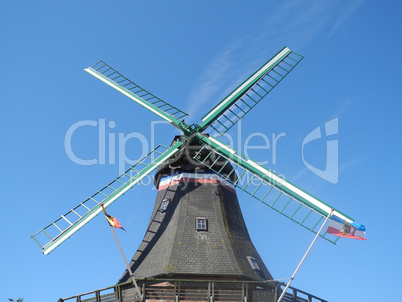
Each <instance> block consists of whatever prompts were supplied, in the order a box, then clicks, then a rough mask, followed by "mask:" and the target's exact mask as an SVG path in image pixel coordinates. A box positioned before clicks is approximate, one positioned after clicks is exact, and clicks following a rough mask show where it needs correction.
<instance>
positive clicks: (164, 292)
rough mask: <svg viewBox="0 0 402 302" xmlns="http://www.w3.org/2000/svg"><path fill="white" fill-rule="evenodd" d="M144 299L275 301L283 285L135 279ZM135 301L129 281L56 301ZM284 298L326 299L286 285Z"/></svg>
mask: <svg viewBox="0 0 402 302" xmlns="http://www.w3.org/2000/svg"><path fill="white" fill-rule="evenodd" d="M137 283H138V285H139V286H140V288H141V293H142V299H143V301H144V302H145V301H146V302H156V301H158V302H159V301H165V302H178V301H182V302H189V301H205V302H276V301H277V300H278V298H279V296H280V294H281V293H282V290H283V288H284V286H285V284H284V283H281V282H277V281H267V282H255V281H227V280H225V281H224V280H189V279H186V280H184V279H139V280H138V279H137ZM65 301H66V302H67V301H68V302H136V301H139V299H138V294H137V291H136V290H135V287H134V286H133V284H132V283H131V282H127V283H123V284H118V285H114V286H111V287H107V288H103V289H99V290H95V291H91V292H87V293H83V294H80V295H76V296H71V297H68V298H65V299H59V302H65ZM282 301H283V302H327V301H326V300H323V299H321V298H318V297H316V296H314V295H312V294H309V293H307V292H304V291H302V290H299V289H296V288H294V287H289V289H288V291H287V292H286V294H285V296H284V297H283V299H282Z"/></svg>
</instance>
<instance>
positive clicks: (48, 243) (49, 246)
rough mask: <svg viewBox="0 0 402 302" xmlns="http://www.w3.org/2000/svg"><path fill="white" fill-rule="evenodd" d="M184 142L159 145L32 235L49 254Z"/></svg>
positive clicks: (43, 250)
mask: <svg viewBox="0 0 402 302" xmlns="http://www.w3.org/2000/svg"><path fill="white" fill-rule="evenodd" d="M181 145H182V143H181V142H177V143H176V144H175V145H174V146H172V147H171V148H168V147H166V146H163V145H159V146H158V147H156V148H155V149H154V150H152V151H151V152H149V153H148V154H147V155H146V156H145V157H144V158H142V159H141V160H140V161H139V162H137V163H136V164H135V165H133V166H132V167H131V168H129V169H128V170H127V171H125V172H124V173H123V174H121V175H120V176H119V177H117V178H116V179H114V180H113V181H112V182H110V183H109V184H107V185H106V186H105V187H104V188H102V189H101V190H99V191H98V192H96V193H95V194H93V195H92V196H91V197H89V198H88V199H86V200H85V201H83V202H81V203H80V204H78V205H77V206H76V207H75V208H73V209H71V210H70V211H68V212H67V213H66V214H64V215H61V216H60V217H59V218H58V219H56V220H55V221H53V222H51V223H50V224H49V225H47V226H46V227H44V228H43V229H41V230H40V231H39V232H37V233H36V234H34V235H32V236H31V237H32V238H33V239H34V240H35V241H36V242H37V243H38V244H39V245H40V247H41V248H42V252H43V253H44V254H45V255H47V254H49V253H50V252H51V251H53V250H54V249H55V248H56V247H58V246H59V245H60V244H62V243H63V242H64V241H65V240H66V239H68V238H69V237H70V236H72V235H73V234H74V233H75V232H77V231H78V230H79V229H81V228H82V227H83V226H84V225H85V224H87V223H88V222H89V221H91V220H92V219H93V218H95V216H97V215H98V214H99V213H101V212H102V207H101V204H102V203H103V204H104V207H105V208H106V207H108V206H109V205H111V204H112V203H113V202H114V201H115V200H116V199H117V198H119V197H120V196H121V195H123V194H124V193H126V192H127V191H128V190H129V189H130V188H131V187H133V186H134V185H135V184H136V183H138V182H139V181H141V179H143V178H144V177H145V176H146V175H148V174H149V173H151V172H152V171H153V170H155V169H156V168H157V167H158V166H159V165H160V164H161V163H162V162H164V161H166V160H167V159H169V158H170V157H171V156H172V155H174V154H175V153H176V152H177V151H178V150H179V148H180V146H181Z"/></svg>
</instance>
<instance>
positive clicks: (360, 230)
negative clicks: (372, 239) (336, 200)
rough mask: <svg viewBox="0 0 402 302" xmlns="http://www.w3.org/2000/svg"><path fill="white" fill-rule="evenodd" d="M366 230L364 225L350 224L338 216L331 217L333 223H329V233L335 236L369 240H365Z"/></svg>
mask: <svg viewBox="0 0 402 302" xmlns="http://www.w3.org/2000/svg"><path fill="white" fill-rule="evenodd" d="M365 231H366V228H365V226H364V225H362V224H357V223H353V222H352V223H349V222H347V221H345V220H343V219H341V218H339V217H337V216H334V215H333V216H331V221H330V222H329V225H328V228H327V233H328V234H332V235H335V236H340V237H346V238H352V239H358V240H367V239H366V238H365Z"/></svg>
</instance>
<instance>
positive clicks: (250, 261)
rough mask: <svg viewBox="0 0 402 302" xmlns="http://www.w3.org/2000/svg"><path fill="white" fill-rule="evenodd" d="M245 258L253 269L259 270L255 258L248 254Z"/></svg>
mask: <svg viewBox="0 0 402 302" xmlns="http://www.w3.org/2000/svg"><path fill="white" fill-rule="evenodd" d="M247 259H248V262H249V263H250V265H251V267H252V268H253V270H258V271H260V270H261V269H260V266H259V265H258V262H257V260H255V258H254V257H251V256H248V257H247Z"/></svg>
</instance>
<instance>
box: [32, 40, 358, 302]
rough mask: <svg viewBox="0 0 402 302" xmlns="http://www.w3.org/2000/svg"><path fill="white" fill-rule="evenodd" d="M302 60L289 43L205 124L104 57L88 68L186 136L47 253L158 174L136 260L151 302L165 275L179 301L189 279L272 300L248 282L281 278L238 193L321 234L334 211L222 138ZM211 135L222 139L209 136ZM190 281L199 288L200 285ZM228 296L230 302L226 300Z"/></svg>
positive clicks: (123, 178)
mask: <svg viewBox="0 0 402 302" xmlns="http://www.w3.org/2000/svg"><path fill="white" fill-rule="evenodd" d="M302 58H303V56H301V55H299V54H297V53H295V52H293V51H291V50H290V49H289V48H287V47H284V48H283V49H282V50H281V51H279V52H278V53H277V54H276V55H275V56H274V57H273V58H272V59H270V60H269V61H268V62H267V63H265V64H264V65H263V66H262V67H261V68H259V69H258V70H257V71H256V72H255V73H254V74H253V75H251V76H250V77H249V78H248V79H246V80H245V81H244V82H243V83H242V84H241V85H240V86H238V87H237V88H236V89H235V90H234V91H233V92H231V93H230V94H229V95H228V96H227V97H226V98H224V99H223V100H222V101H221V102H220V103H219V104H218V105H217V106H215V107H214V108H213V109H211V110H210V111H209V112H208V113H207V114H206V115H205V116H204V117H203V118H202V119H201V123H200V124H199V125H197V124H193V125H187V124H186V123H185V122H184V120H183V118H184V117H185V116H186V115H187V114H186V113H184V112H183V111H181V110H180V109H178V108H176V107H174V106H172V105H170V104H168V103H167V102H165V101H163V100H161V99H159V98H158V97H156V96H155V95H153V94H152V93H150V92H148V91H147V90H145V89H143V88H142V87H140V86H139V85H137V84H135V83H134V82H132V81H131V80H129V79H128V78H127V77H125V76H124V75H122V74H121V73H119V72H118V71H117V70H115V69H113V68H112V67H111V66H109V65H108V64H106V63H105V62H103V61H99V62H97V63H96V64H94V65H93V66H92V67H89V68H87V69H85V71H87V72H88V73H90V74H91V75H93V76H94V77H96V78H97V79H99V80H101V81H102V82H104V83H106V84H108V85H109V86H111V87H113V88H114V89H116V90H118V91H119V92H121V93H122V94H124V95H125V96H127V97H129V98H130V99H132V100H133V101H135V102H136V103H138V104H140V105H141V106H143V107H144V108H146V109H148V110H150V111H151V112H153V113H154V114H156V115H157V116H158V117H159V118H162V119H164V120H166V121H168V122H169V123H170V124H171V125H172V126H174V127H176V128H177V129H179V130H180V131H181V132H182V135H180V136H176V137H175V138H174V140H173V142H172V144H171V146H169V147H167V146H163V145H159V146H158V147H157V148H155V149H154V150H152V151H150V152H149V154H148V155H147V156H145V157H144V158H143V159H142V160H140V161H139V162H138V163H136V164H135V165H133V166H132V167H130V168H129V169H128V170H127V171H125V172H124V173H123V174H122V175H120V176H119V177H117V178H115V179H114V180H113V181H111V182H110V183H109V184H107V185H106V186H105V187H104V188H102V189H101V190H99V191H98V192H96V193H95V194H93V195H92V196H91V197H89V198H88V199H86V200H84V201H83V202H81V203H79V204H78V205H77V206H76V207H75V208H73V209H71V210H70V211H68V212H67V213H66V214H64V215H61V217H59V218H58V219H56V220H55V221H53V222H51V223H50V224H49V225H47V226H46V227H45V228H43V229H41V230H40V231H39V232H38V233H36V234H35V235H33V236H32V238H33V239H34V240H35V241H36V242H37V243H38V244H39V245H40V246H41V248H42V252H43V253H44V254H49V253H50V252H51V251H53V250H54V249H55V248H56V247H58V246H59V245H60V244H61V243H63V242H64V241H65V240H66V239H68V238H69V237H70V236H72V235H73V234H74V233H75V232H77V231H78V230H79V229H80V228H82V227H83V226H84V225H85V224H86V223H88V222H89V221H90V220H92V219H93V218H95V217H96V216H97V215H98V214H99V213H100V212H102V208H101V204H104V206H105V207H108V206H109V205H111V204H112V203H113V202H114V201H116V200H117V199H118V198H119V197H120V196H121V195H123V194H124V193H125V192H126V191H127V190H129V189H130V188H131V187H133V186H134V185H135V184H136V183H138V182H139V181H141V179H143V178H144V177H145V176H147V175H149V174H150V173H151V172H153V171H156V175H155V186H156V187H157V188H158V194H157V196H156V201H155V206H154V209H153V212H152V215H151V218H150V223H149V225H148V228H147V232H146V234H145V236H144V239H143V241H142V242H141V244H140V246H139V248H138V250H137V252H136V253H135V255H134V256H133V258H132V260H131V262H130V264H129V266H130V268H131V270H132V271H133V274H134V276H135V277H136V278H138V279H143V280H144V281H143V284H142V286H143V295H144V297H145V284H148V285H149V283H147V282H148V281H149V280H153V282H154V283H153V284H151V286H153V285H158V284H160V282H159V281H158V280H157V279H158V278H165V280H170V281H171V282H169V281H167V283H165V285H166V287H171V288H172V290H173V287H174V293H175V297H176V298H175V299H176V300H181V298H180V297H181V296H180V294H178V291H180V286H182V288H183V287H184V286H183V282H182V283H180V282H179V283H177V282H178V281H177V280H178V279H181V280H196V279H197V280H199V279H201V280H209V281H208V296H210V297H215V296H214V295H215V293H216V291H215V287H216V288H218V287H221V288H223V287H222V286H221V285H219V286H218V285H217V284H218V283H211V280H215V281H223V280H225V281H227V282H230V281H239V282H240V281H241V282H243V283H241V284H240V283H239V284H240V289H238V288H237V290H240V291H241V298H239V299H240V300H239V301H244V299H247V297H254V298H249V300H253V299H254V301H270V300H272V299H273V298H272V297H271V298H272V299H271V298H268V296H267V295H266V296H265V298H263V299H260V300H259V299H258V298H256V296H255V295H254V294H253V295H254V296H253V295H250V294H249V293H248V289H249V288H251V289H252V290H255V291H258V289H259V288H262V287H261V286H260V287H258V286H256V285H250V284H249V283H247V284H248V285H247V286H248V287H247V286H245V283H244V282H246V281H247V282H254V281H255V282H263V283H264V284H265V285H264V286H265V287H266V288H268V291H269V290H270V289H269V288H270V287H272V286H270V285H269V281H270V280H272V276H271V274H270V273H269V271H268V269H267V268H266V266H265V264H264V262H263V261H262V259H261V257H260V256H259V254H258V252H257V250H256V249H255V247H254V245H253V243H252V242H251V240H250V236H249V234H248V231H247V228H246V225H245V223H244V220H243V217H242V213H241V210H240V207H239V203H238V200H237V195H236V189H241V190H243V191H245V192H247V193H249V194H250V196H252V197H254V198H256V199H257V200H259V201H260V202H262V203H264V204H266V205H267V206H269V207H271V208H272V209H274V210H275V211H277V212H278V213H280V214H282V215H284V216H285V217H287V218H289V219H290V220H292V221H295V222H297V223H298V224H299V225H301V226H303V227H305V228H307V229H308V230H310V231H312V232H315V233H316V232H317V229H318V225H319V223H320V222H321V221H322V220H323V218H324V217H327V216H328V215H329V213H331V212H332V209H334V208H333V207H331V206H329V205H328V204H325V203H324V202H322V201H321V200H319V199H317V198H316V197H314V196H312V195H310V194H309V193H307V192H305V191H303V190H301V189H300V188H298V187H296V186H295V185H293V184H291V183H290V182H288V181H286V180H284V179H282V178H280V177H279V176H278V175H276V174H275V173H273V172H271V171H270V170H268V169H267V168H265V167H263V166H261V165H259V164H257V163H256V162H254V161H253V160H251V159H250V158H247V157H246V156H244V155H243V154H241V153H240V152H238V151H236V150H234V149H233V148H231V147H229V146H227V145H225V144H223V143H222V142H220V141H219V140H218V139H217V138H216V137H218V136H219V135H222V134H224V133H226V132H227V131H228V130H229V129H230V128H231V127H232V126H233V125H235V124H236V123H237V122H238V121H239V120H240V119H241V118H243V117H244V116H245V115H246V114H247V113H248V112H249V111H250V110H251V109H252V108H253V107H254V106H256V105H257V104H258V103H259V102H260V101H261V100H262V99H263V98H264V97H265V96H266V95H267V94H268V93H269V92H270V91H271V90H272V89H273V88H274V87H275V86H276V85H277V84H278V83H279V82H280V81H281V80H282V79H283V78H284V77H285V76H286V75H287V74H288V73H289V72H290V71H291V70H292V69H293V68H294V67H295V66H296V65H297V64H298V63H299V62H300V61H301V60H302ZM208 132H214V133H215V134H214V136H209V135H208V134H205V133H208ZM332 213H333V215H335V216H337V217H339V218H341V219H342V220H344V221H347V222H349V223H352V222H353V219H352V218H350V217H348V216H346V215H345V214H343V213H342V212H340V211H338V210H334V211H333V212H332ZM322 237H324V238H326V239H327V240H329V241H331V242H334V243H335V242H336V240H337V239H338V237H331V235H328V234H322ZM129 277H130V276H129V274H128V272H127V271H126V272H125V273H124V274H123V276H122V277H121V279H120V281H119V283H124V282H125V281H127V280H128V279H129ZM144 278H145V279H144ZM158 282H159V283H158ZM180 284H181V285H180ZM191 284H192V285H191V286H192V287H193V288H194V287H196V286H194V284H193V283H191ZM219 284H220V283H219ZM229 287H230V286H229ZM232 287H233V286H232ZM235 287H236V286H234V287H233V288H235ZM149 288H151V287H149ZM169 299H170V298H169ZM169 299H168V298H163V299H161V298H159V300H169ZM172 299H173V298H172ZM194 299H196V298H193V299H192V300H194ZM211 299H212V298H211ZM123 300H124V299H123ZM151 300H152V299H151ZM183 300H191V299H190V298H184V299H183ZM196 300H198V298H197V299H196ZM212 300H213V299H212ZM215 300H216V299H215ZM221 300H222V301H224V299H223V298H221ZM234 301H237V300H236V299H235V300H234Z"/></svg>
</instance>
